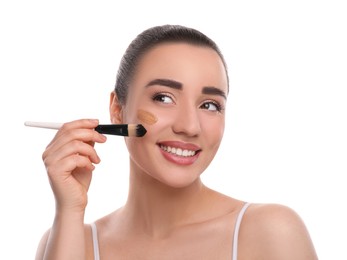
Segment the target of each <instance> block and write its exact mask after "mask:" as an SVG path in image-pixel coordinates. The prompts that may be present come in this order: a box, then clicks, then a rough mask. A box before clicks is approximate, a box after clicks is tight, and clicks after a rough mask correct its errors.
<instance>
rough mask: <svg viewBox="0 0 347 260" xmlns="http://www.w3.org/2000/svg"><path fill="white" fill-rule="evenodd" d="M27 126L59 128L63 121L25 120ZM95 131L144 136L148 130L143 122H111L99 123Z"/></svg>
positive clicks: (108, 133)
mask: <svg viewBox="0 0 347 260" xmlns="http://www.w3.org/2000/svg"><path fill="white" fill-rule="evenodd" d="M24 125H25V126H31V127H39V128H48V129H56V130H58V129H59V128H60V127H61V126H62V125H63V124H61V123H52V122H32V121H26V122H24ZM95 131H97V132H98V133H100V134H107V135H120V136H129V137H132V136H134V137H141V136H144V135H145V134H146V132H147V130H146V128H144V127H143V125H141V124H110V125H98V126H97V127H95Z"/></svg>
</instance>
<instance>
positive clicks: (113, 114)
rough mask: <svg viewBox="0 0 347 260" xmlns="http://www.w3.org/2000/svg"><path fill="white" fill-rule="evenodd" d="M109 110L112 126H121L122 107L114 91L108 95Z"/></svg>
mask: <svg viewBox="0 0 347 260" xmlns="http://www.w3.org/2000/svg"><path fill="white" fill-rule="evenodd" d="M109 110H110V119H111V122H112V124H121V123H122V122H123V117H122V105H121V104H120V103H119V100H118V97H117V94H116V92H114V91H112V92H111V94H110V107H109Z"/></svg>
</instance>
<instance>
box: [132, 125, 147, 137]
mask: <svg viewBox="0 0 347 260" xmlns="http://www.w3.org/2000/svg"><path fill="white" fill-rule="evenodd" d="M146 133H147V130H146V128H144V127H143V125H139V124H128V136H136V137H142V136H144V135H145V134H146Z"/></svg>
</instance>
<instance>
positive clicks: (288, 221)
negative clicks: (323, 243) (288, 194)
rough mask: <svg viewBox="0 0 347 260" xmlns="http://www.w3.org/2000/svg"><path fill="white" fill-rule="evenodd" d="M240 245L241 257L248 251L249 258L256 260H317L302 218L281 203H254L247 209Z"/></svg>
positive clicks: (241, 230) (240, 235)
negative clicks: (259, 259) (261, 259)
mask: <svg viewBox="0 0 347 260" xmlns="http://www.w3.org/2000/svg"><path fill="white" fill-rule="evenodd" d="M239 245H240V249H239V251H240V255H241V254H242V253H246V251H247V252H248V253H246V254H247V257H245V258H246V259H253V258H254V257H255V256H256V257H255V258H256V259H258V258H265V259H283V260H284V259H298V260H299V259H305V260H308V259H317V256H316V254H315V250H314V247H313V244H312V241H311V238H310V236H309V233H308V231H307V229H306V227H305V224H304V222H303V221H302V219H301V218H300V216H299V215H298V214H297V213H296V212H295V211H294V210H293V209H291V208H289V207H287V206H283V205H278V204H252V205H251V206H250V207H249V208H248V209H247V211H246V213H245V215H244V217H243V220H242V224H241V228H240V234H239ZM242 248H247V250H245V249H242ZM250 249H252V250H250ZM250 252H252V253H250ZM249 254H252V255H249ZM241 259H242V258H241Z"/></svg>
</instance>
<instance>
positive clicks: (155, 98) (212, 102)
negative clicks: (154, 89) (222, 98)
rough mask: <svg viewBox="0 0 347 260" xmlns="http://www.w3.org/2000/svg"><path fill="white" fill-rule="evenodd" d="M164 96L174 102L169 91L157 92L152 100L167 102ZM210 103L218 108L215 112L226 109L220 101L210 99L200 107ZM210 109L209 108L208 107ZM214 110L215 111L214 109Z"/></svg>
mask: <svg viewBox="0 0 347 260" xmlns="http://www.w3.org/2000/svg"><path fill="white" fill-rule="evenodd" d="M163 98H170V99H171V100H172V103H174V101H173V97H172V95H170V94H168V93H162V92H159V93H155V94H154V95H153V96H152V100H153V101H156V102H160V103H165V102H164V101H163V100H162V99H163ZM208 104H212V105H214V106H215V107H216V110H215V112H218V113H220V112H222V111H223V110H224V107H223V106H222V105H221V104H220V103H219V102H216V101H214V100H208V101H205V102H204V103H203V104H202V105H201V106H200V108H203V107H204V106H205V105H208ZM204 109H207V108H204ZM207 110H208V109H207ZM212 112H214V111H212Z"/></svg>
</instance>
